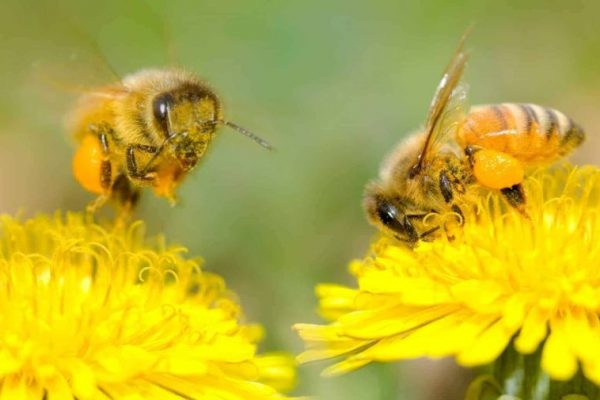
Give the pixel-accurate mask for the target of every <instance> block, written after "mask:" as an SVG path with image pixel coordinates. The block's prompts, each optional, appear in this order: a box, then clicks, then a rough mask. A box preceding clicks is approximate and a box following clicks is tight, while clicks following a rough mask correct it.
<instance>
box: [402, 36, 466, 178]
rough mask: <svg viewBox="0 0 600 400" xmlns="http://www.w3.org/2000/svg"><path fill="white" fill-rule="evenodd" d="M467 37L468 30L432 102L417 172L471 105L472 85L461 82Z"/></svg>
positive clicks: (415, 169)
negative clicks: (469, 89) (469, 86)
mask: <svg viewBox="0 0 600 400" xmlns="http://www.w3.org/2000/svg"><path fill="white" fill-rule="evenodd" d="M466 37H467V34H465V35H464V36H463V37H462V39H461V41H460V43H459V45H458V48H457V49H456V51H455V53H454V55H453V57H452V60H450V63H449V64H448V66H447V67H446V70H445V72H444V75H443V76H442V79H441V80H440V83H439V84H438V87H437V89H436V91H435V95H434V96H433V100H432V101H431V105H430V106H429V112H428V114H427V120H426V123H425V132H426V139H425V144H424V146H423V149H422V150H421V153H420V155H419V158H418V160H417V164H416V165H415V166H414V167H413V171H414V172H415V173H418V172H419V171H420V169H421V168H422V166H423V165H424V163H426V162H427V161H428V160H429V159H431V157H432V156H433V155H434V154H435V153H436V152H437V150H438V147H439V146H440V145H441V144H442V143H444V142H445V141H446V140H447V139H448V138H449V137H450V136H451V134H452V132H453V131H454V130H455V128H456V126H457V124H458V122H459V121H460V120H461V119H462V116H464V115H465V112H466V110H467V108H468V106H467V90H468V86H467V85H466V84H464V83H461V82H460V80H461V78H462V75H463V72H464V70H465V66H466V63H467V59H468V56H467V54H466V53H465V52H464V50H463V47H464V42H465V39H466Z"/></svg>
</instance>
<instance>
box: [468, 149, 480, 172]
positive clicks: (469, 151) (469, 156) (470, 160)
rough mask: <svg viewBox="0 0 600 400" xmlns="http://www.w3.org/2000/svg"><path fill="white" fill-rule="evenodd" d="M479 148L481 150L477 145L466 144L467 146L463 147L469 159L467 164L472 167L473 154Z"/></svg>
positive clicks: (473, 161)
mask: <svg viewBox="0 0 600 400" xmlns="http://www.w3.org/2000/svg"><path fill="white" fill-rule="evenodd" d="M479 150H481V147H479V146H473V145H468V146H467V147H465V155H466V156H467V159H468V160H469V164H470V165H471V168H473V165H474V164H475V160H474V159H473V155H475V153H477V152H478V151H479Z"/></svg>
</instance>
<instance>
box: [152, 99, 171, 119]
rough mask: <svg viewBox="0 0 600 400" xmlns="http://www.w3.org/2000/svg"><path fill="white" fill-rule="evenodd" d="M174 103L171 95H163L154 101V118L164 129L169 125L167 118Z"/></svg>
mask: <svg viewBox="0 0 600 400" xmlns="http://www.w3.org/2000/svg"><path fill="white" fill-rule="evenodd" d="M172 103H173V97H172V96H171V95H170V94H168V93H165V94H161V95H160V96H158V97H156V98H155V99H154V103H153V105H152V108H153V112H154V118H156V120H157V121H158V122H159V123H160V124H161V126H163V127H164V128H166V125H167V116H168V113H169V108H170V107H171V104H172Z"/></svg>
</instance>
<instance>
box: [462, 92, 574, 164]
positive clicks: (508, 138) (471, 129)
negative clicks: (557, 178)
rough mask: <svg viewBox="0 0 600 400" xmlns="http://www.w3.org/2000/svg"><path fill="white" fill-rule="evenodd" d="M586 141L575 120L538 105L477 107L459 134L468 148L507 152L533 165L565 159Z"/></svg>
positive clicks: (466, 119) (507, 104) (513, 104)
mask: <svg viewBox="0 0 600 400" xmlns="http://www.w3.org/2000/svg"><path fill="white" fill-rule="evenodd" d="M584 138H585V134H584V132H583V129H581V127H580V126H579V125H577V124H576V123H575V122H574V121H573V120H572V119H571V118H569V117H567V116H566V115H565V114H563V113H562V112H560V111H558V110H554V109H552V108H548V107H542V106H539V105H536V104H516V103H502V104H494V105H485V106H477V107H473V108H472V109H471V111H470V112H469V114H468V115H467V116H466V118H465V121H464V123H463V124H462V126H461V127H460V129H459V131H458V140H459V142H461V143H462V144H464V145H476V146H482V147H485V148H490V149H494V150H498V151H503V152H506V153H509V154H512V155H513V156H515V157H516V158H518V159H521V160H522V161H524V162H532V163H535V162H547V161H553V160H554V159H556V158H559V157H562V156H564V155H566V154H568V153H569V152H570V151H571V150H573V149H574V148H575V147H577V146H579V145H580V144H581V143H582V142H583V140H584Z"/></svg>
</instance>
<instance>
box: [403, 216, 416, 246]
mask: <svg viewBox="0 0 600 400" xmlns="http://www.w3.org/2000/svg"><path fill="white" fill-rule="evenodd" d="M402 225H403V227H404V231H405V232H406V236H407V241H408V242H410V243H415V242H416V241H417V240H419V234H418V233H417V230H416V229H415V227H414V226H413V224H412V223H411V222H410V219H409V218H408V217H406V216H405V217H404V219H403V221H402Z"/></svg>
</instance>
